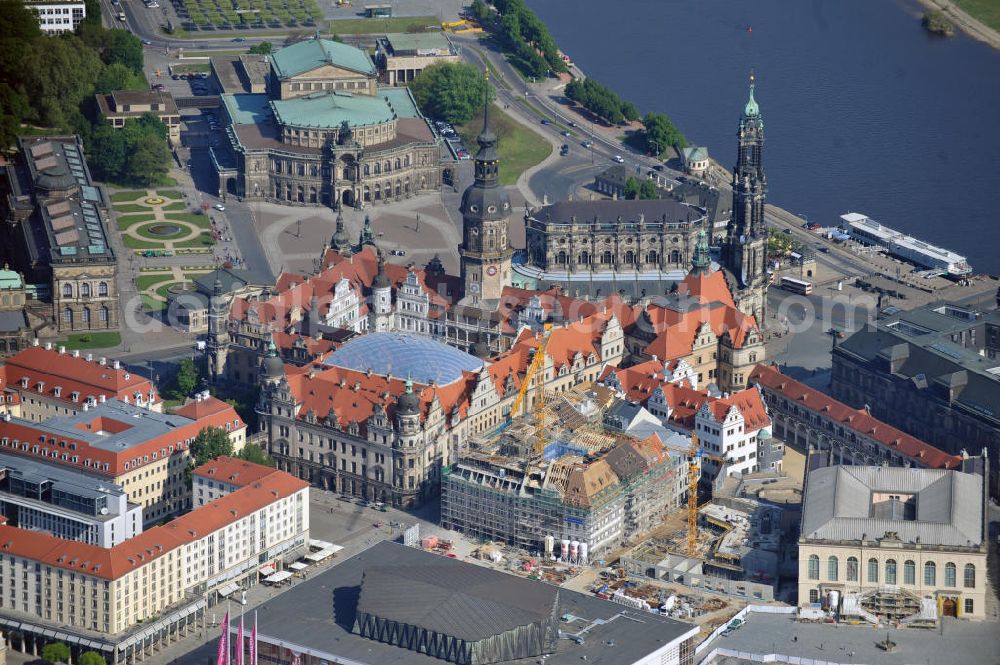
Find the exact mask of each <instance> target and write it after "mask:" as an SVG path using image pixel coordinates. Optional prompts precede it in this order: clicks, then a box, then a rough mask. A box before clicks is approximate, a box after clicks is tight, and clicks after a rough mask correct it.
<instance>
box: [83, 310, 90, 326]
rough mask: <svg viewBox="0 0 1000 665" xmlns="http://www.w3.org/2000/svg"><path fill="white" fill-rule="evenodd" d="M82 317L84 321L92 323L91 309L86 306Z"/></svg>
mask: <svg viewBox="0 0 1000 665" xmlns="http://www.w3.org/2000/svg"><path fill="white" fill-rule="evenodd" d="M82 318H83V322H84V323H90V310H89V309H86V308H84V310H83V312H82Z"/></svg>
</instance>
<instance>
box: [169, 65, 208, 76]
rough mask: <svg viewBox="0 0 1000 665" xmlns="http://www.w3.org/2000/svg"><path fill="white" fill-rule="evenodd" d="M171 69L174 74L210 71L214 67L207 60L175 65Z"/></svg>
mask: <svg viewBox="0 0 1000 665" xmlns="http://www.w3.org/2000/svg"><path fill="white" fill-rule="evenodd" d="M170 71H171V73H173V74H196V73H200V72H210V71H212V68H211V66H209V64H208V63H207V62H192V63H187V64H184V65H174V66H173V68H172V69H171V70H170Z"/></svg>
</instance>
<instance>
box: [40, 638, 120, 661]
mask: <svg viewBox="0 0 1000 665" xmlns="http://www.w3.org/2000/svg"><path fill="white" fill-rule="evenodd" d="M69 659H70V650H69V647H68V646H66V645H65V644H63V643H62V642H50V643H49V644H46V645H45V646H44V647H42V660H45V661H48V662H50V663H68V662H69ZM77 665H106V663H105V661H104V656H102V655H101V654H99V653H97V652H96V651H84V652H83V653H82V654H80V658H79V659H78V660H77Z"/></svg>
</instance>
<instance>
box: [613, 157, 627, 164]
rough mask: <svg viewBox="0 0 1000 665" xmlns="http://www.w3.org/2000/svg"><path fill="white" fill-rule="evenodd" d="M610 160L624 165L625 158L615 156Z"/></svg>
mask: <svg viewBox="0 0 1000 665" xmlns="http://www.w3.org/2000/svg"><path fill="white" fill-rule="evenodd" d="M612 159H614V161H616V162H618V163H619V164H624V163H625V158H624V157H622V156H621V155H615V156H614V157H613V158H612Z"/></svg>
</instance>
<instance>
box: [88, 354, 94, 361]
mask: <svg viewBox="0 0 1000 665" xmlns="http://www.w3.org/2000/svg"><path fill="white" fill-rule="evenodd" d="M87 362H88V363H89V362H94V354H93V353H88V354H87Z"/></svg>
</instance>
